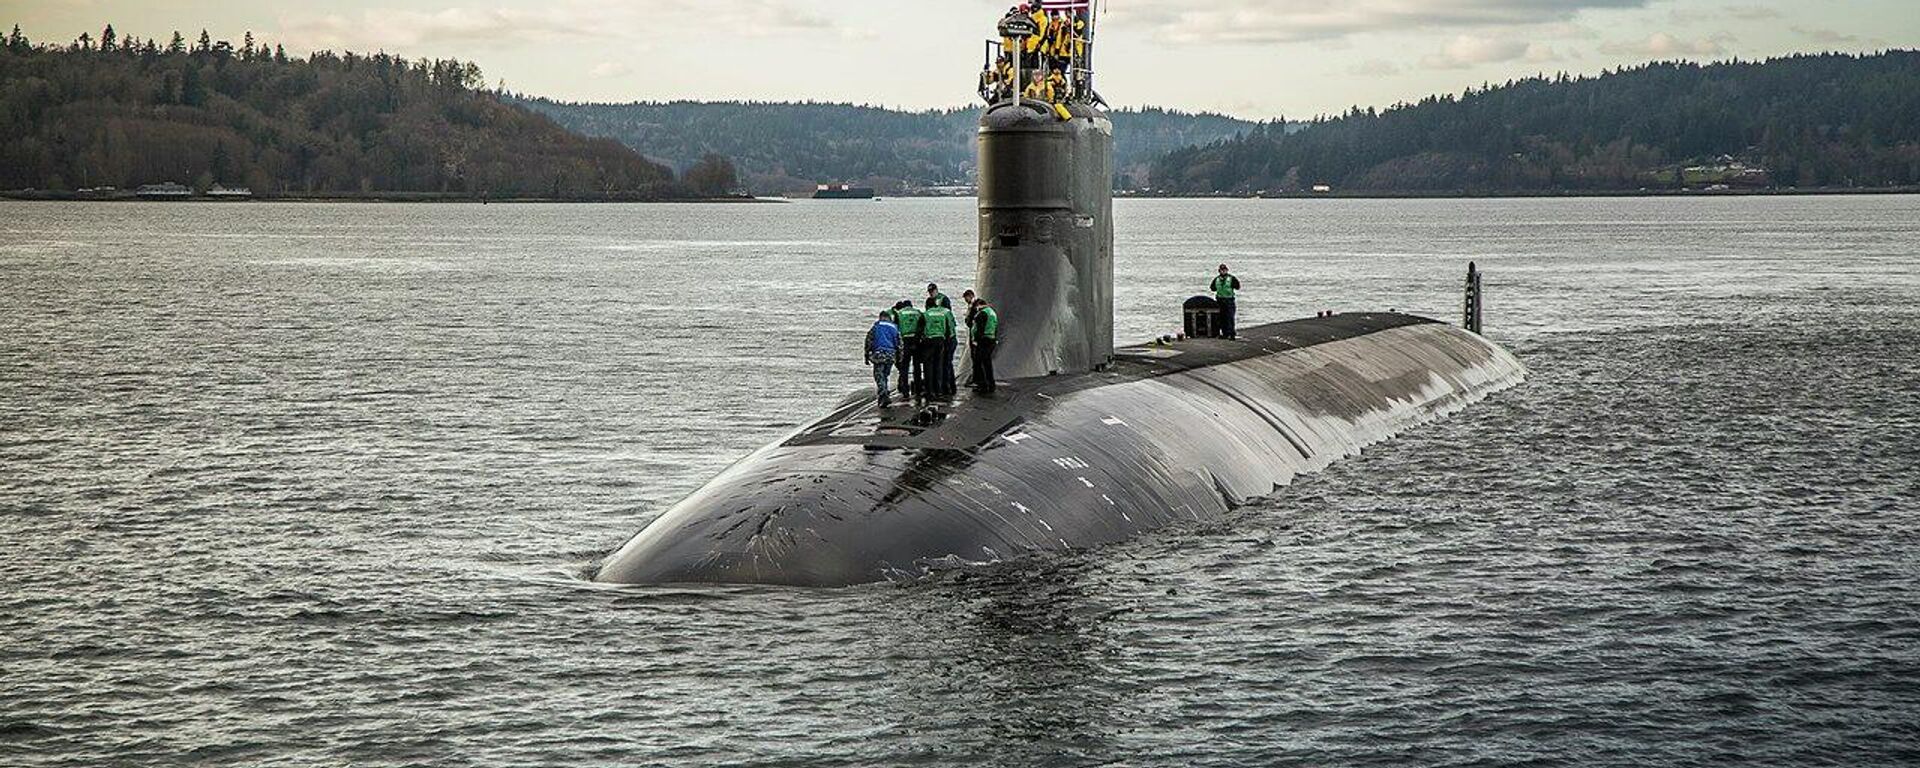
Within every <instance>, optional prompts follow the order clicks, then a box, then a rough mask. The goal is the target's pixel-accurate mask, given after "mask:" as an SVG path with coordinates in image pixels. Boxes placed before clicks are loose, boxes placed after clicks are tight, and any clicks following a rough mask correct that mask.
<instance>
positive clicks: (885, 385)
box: [867, 309, 900, 408]
mask: <svg viewBox="0 0 1920 768" xmlns="http://www.w3.org/2000/svg"><path fill="white" fill-rule="evenodd" d="M899 357H900V328H899V327H898V326H896V325H894V324H893V313H892V312H888V311H886V310H884V309H883V310H880V319H878V320H875V321H874V322H873V327H872V328H868V329H867V365H870V366H873V387H874V391H875V392H876V393H877V394H878V395H879V397H880V407H882V408H886V407H888V406H890V405H893V399H892V398H891V397H889V395H890V394H891V393H892V391H893V361H894V360H896V359H898V358H899Z"/></svg>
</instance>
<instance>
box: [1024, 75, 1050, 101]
mask: <svg viewBox="0 0 1920 768" xmlns="http://www.w3.org/2000/svg"><path fill="white" fill-rule="evenodd" d="M1026 96H1027V98H1029V99H1039V100H1041V101H1046V102H1051V101H1053V83H1052V82H1050V81H1048V80H1046V79H1043V78H1038V77H1036V78H1034V79H1033V82H1031V83H1028V84H1027V94H1026Z"/></svg>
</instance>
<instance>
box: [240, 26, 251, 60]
mask: <svg viewBox="0 0 1920 768" xmlns="http://www.w3.org/2000/svg"><path fill="white" fill-rule="evenodd" d="M240 58H241V59H244V60H246V61H252V60H253V30H251V29H249V30H247V35H246V37H243V38H241V44H240Z"/></svg>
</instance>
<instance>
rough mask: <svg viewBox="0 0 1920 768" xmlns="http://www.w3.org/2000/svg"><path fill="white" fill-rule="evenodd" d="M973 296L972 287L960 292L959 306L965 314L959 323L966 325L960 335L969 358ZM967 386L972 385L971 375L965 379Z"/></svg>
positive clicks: (971, 352) (971, 337) (970, 357)
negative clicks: (965, 345)
mask: <svg viewBox="0 0 1920 768" xmlns="http://www.w3.org/2000/svg"><path fill="white" fill-rule="evenodd" d="M975 296H976V294H975V293H974V292H973V289H972V288H968V289H966V290H964V291H961V292H960V306H962V307H965V308H966V311H967V316H966V317H965V318H963V319H962V320H961V321H960V324H961V325H964V326H966V327H967V329H968V330H967V331H966V332H964V333H962V334H961V335H962V336H965V337H966V339H967V359H969V360H971V359H973V332H972V329H973V313H974V306H973V301H974V297H975ZM975 370H978V369H975ZM957 375H958V374H956V376H957ZM967 386H973V379H972V378H971V377H969V378H968V379H967Z"/></svg>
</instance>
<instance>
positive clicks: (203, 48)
mask: <svg viewBox="0 0 1920 768" xmlns="http://www.w3.org/2000/svg"><path fill="white" fill-rule="evenodd" d="M193 52H194V53H212V52H213V36H212V35H209V34H207V31H206V30H204V29H203V30H200V42H198V43H195V44H194V46H193Z"/></svg>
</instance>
